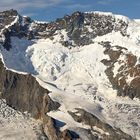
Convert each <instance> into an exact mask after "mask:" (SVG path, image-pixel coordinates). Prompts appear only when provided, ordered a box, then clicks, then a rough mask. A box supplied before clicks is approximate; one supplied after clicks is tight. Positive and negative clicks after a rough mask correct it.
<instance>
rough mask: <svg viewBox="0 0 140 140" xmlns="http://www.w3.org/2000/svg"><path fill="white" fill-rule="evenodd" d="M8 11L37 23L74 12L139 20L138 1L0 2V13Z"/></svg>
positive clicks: (32, 0)
mask: <svg viewBox="0 0 140 140" xmlns="http://www.w3.org/2000/svg"><path fill="white" fill-rule="evenodd" d="M8 9H15V10H17V11H18V12H19V13H20V14H21V15H26V16H30V17H31V18H32V19H34V20H39V21H53V20H55V19H56V18H61V17H63V16H64V15H69V14H71V13H73V12H75V11H81V12H85V11H102V12H112V13H114V14H120V15H125V16H128V17H129V18H131V19H134V18H135V19H138V18H139V19H140V0H0V11H4V10H8Z"/></svg>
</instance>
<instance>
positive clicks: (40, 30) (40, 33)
mask: <svg viewBox="0 0 140 140" xmlns="http://www.w3.org/2000/svg"><path fill="white" fill-rule="evenodd" d="M0 18H1V21H0V23H1V27H0V30H3V31H4V30H6V31H5V32H3V35H4V36H5V37H6V38H8V45H7V40H5V41H4V42H3V44H4V47H5V48H6V49H7V50H9V49H10V48H8V46H9V47H10V45H9V43H10V40H9V38H10V37H9V36H17V37H19V38H22V37H26V38H27V39H40V38H51V39H52V40H53V36H54V35H56V34H57V32H56V31H60V30H66V32H67V35H68V37H69V40H64V38H63V35H62V37H61V40H60V43H62V45H64V46H66V47H68V46H75V45H78V46H83V45H88V44H90V43H92V42H93V41H92V40H93V39H94V38H95V37H97V36H102V35H105V34H107V33H110V32H112V31H113V30H114V31H115V32H117V31H120V32H121V34H122V35H124V36H127V33H126V30H127V26H128V24H127V23H126V22H125V21H123V20H121V19H116V18H115V17H113V16H111V15H104V14H102V15H101V14H99V13H81V12H75V13H73V14H72V15H71V16H64V17H63V18H59V19H57V20H56V21H54V22H50V23H39V22H35V21H33V20H32V19H30V18H29V17H22V16H20V15H19V14H18V13H17V11H15V10H10V11H4V12H2V13H0ZM16 18H17V21H16V22H15V23H14V24H13V25H11V26H9V27H8V28H7V29H4V28H5V26H6V25H10V24H11V23H12V22H13V21H14V20H15V19H16ZM91 30H92V31H91ZM7 34H8V36H7ZM72 40H73V41H74V44H72V43H71V41H72Z"/></svg>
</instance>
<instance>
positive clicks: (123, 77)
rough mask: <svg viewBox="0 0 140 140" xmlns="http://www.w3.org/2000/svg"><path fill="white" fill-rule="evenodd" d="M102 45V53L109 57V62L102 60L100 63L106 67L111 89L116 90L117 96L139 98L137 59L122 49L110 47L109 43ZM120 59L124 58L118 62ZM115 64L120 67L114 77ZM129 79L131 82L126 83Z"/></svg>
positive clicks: (139, 72)
mask: <svg viewBox="0 0 140 140" xmlns="http://www.w3.org/2000/svg"><path fill="white" fill-rule="evenodd" d="M103 45H104V47H105V48H106V49H105V51H104V53H105V54H106V55H108V56H109V57H110V60H106V59H104V60H102V63H104V64H105V65H106V66H108V67H107V69H106V71H105V73H106V75H107V76H108V78H109V80H110V82H111V83H112V86H113V88H114V89H117V91H118V95H119V96H129V97H130V98H132V99H133V98H134V97H136V98H140V92H139V91H140V78H139V77H140V65H139V64H136V62H137V57H136V56H135V55H133V54H131V53H129V52H127V50H126V49H125V48H123V47H120V46H111V45H110V43H109V42H104V43H103ZM113 48H117V49H118V50H113ZM124 50H125V51H126V52H124ZM120 57H124V60H119V58H120ZM115 63H117V64H119V65H120V67H119V68H118V70H117V74H116V75H114V72H113V70H114V67H115ZM130 78H131V81H129V82H128V80H129V79H130Z"/></svg>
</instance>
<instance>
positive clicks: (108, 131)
mask: <svg viewBox="0 0 140 140" xmlns="http://www.w3.org/2000/svg"><path fill="white" fill-rule="evenodd" d="M69 113H70V115H71V116H72V117H73V118H74V120H75V121H77V122H79V123H80V122H82V123H84V124H87V125H89V126H90V127H91V130H89V131H90V137H89V139H91V140H93V139H95V140H98V139H100V140H121V139H125V140H134V139H133V138H132V137H131V136H129V135H127V134H125V133H124V132H122V131H121V130H119V129H117V128H113V127H111V126H110V125H109V124H107V123H105V122H102V121H100V120H99V119H98V118H97V117H96V116H94V115H92V114H90V113H89V112H87V111H85V110H83V109H77V112H75V113H73V112H69ZM77 113H78V114H80V115H76V114H77ZM100 130H103V131H104V133H101V131H100ZM92 131H93V132H94V134H93V132H92ZM97 134H100V137H98V135H97Z"/></svg>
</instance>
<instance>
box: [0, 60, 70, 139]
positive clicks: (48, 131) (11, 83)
mask: <svg viewBox="0 0 140 140" xmlns="http://www.w3.org/2000/svg"><path fill="white" fill-rule="evenodd" d="M0 81H1V82H0V99H5V100H6V103H7V104H8V105H9V106H10V107H12V108H14V109H15V110H17V111H21V112H25V111H27V112H28V113H30V114H31V116H32V117H34V118H35V119H40V120H42V128H43V132H42V133H43V134H45V135H46V138H48V139H49V140H60V139H62V140H65V139H67V140H70V139H72V137H71V134H70V132H69V131H68V130H65V131H64V132H61V131H60V130H59V129H58V128H56V127H55V122H54V119H53V118H51V117H49V116H47V114H46V113H47V112H48V111H51V110H56V109H58V107H59V106H60V105H59V104H58V103H57V102H54V101H52V100H51V98H50V97H49V96H48V93H49V91H48V90H47V89H44V88H43V87H41V86H40V85H39V83H38V82H37V81H36V79H35V78H34V77H33V76H32V75H31V74H26V75H23V74H19V73H15V72H12V71H10V70H6V68H5V67H4V65H3V63H2V61H1V60H0Z"/></svg>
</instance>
